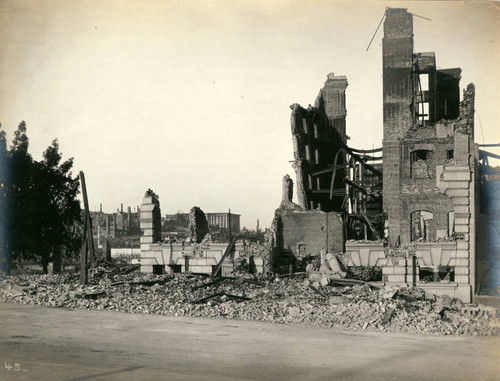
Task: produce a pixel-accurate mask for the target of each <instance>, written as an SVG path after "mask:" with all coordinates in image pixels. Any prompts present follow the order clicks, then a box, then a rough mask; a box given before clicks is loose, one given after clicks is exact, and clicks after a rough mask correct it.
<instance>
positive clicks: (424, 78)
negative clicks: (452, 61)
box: [418, 74, 429, 91]
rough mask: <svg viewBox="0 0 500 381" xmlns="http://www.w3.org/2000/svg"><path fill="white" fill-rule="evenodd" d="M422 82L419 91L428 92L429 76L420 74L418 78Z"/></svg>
mask: <svg viewBox="0 0 500 381" xmlns="http://www.w3.org/2000/svg"><path fill="white" fill-rule="evenodd" d="M418 79H419V81H420V87H419V89H418V90H419V91H428V90H429V74H420V75H419V76H418Z"/></svg>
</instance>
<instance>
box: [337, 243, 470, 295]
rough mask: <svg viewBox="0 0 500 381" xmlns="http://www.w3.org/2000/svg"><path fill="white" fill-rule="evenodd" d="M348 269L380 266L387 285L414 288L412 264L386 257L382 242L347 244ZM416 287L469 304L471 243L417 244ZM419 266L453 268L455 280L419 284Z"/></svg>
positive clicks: (407, 260)
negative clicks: (349, 267) (412, 286)
mask: <svg viewBox="0 0 500 381" xmlns="http://www.w3.org/2000/svg"><path fill="white" fill-rule="evenodd" d="M346 254H347V257H348V258H349V261H348V266H380V267H382V275H383V281H384V282H385V283H386V284H388V285H395V284H399V285H404V286H411V285H412V284H413V261H412V258H411V257H409V258H406V257H404V256H401V257H394V256H389V255H387V254H386V251H385V250H384V245H383V243H382V242H347V243H346ZM415 256H416V265H417V267H416V269H415V275H416V279H415V281H416V285H417V287H420V288H423V289H425V290H426V291H429V292H431V293H434V294H438V295H441V294H445V295H449V296H452V297H455V298H458V299H460V300H462V301H463V302H465V303H470V302H471V300H472V287H471V278H470V277H469V274H470V261H469V256H470V251H469V243H468V242H467V241H465V240H457V241H452V242H417V244H416V252H415ZM420 267H431V268H438V267H450V268H453V269H454V277H455V279H454V281H453V282H449V283H444V282H443V283H439V282H429V283H423V282H421V281H420Z"/></svg>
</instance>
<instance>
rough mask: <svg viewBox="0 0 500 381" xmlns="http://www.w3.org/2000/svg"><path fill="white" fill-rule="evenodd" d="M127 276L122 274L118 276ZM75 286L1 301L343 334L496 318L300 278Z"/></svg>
mask: <svg viewBox="0 0 500 381" xmlns="http://www.w3.org/2000/svg"><path fill="white" fill-rule="evenodd" d="M125 272H126V271H125ZM89 279H90V283H89V285H87V286H81V285H80V284H79V282H78V280H79V277H78V275H75V274H71V275H68V274H65V275H23V276H18V277H6V278H3V279H2V280H0V301H2V302H8V303H20V304H36V305H43V306H48V307H66V308H81V309H93V310H114V311H122V312H129V313H142V314H159V315H167V316H194V317H196V316H201V317H211V318H227V319H240V320H259V321H269V322H273V323H286V324H307V325H315V326H321V327H337V328H343V329H348V330H365V331H385V332H402V333H419V334H442V335H481V336H483V335H499V334H500V319H499V315H498V311H496V310H494V309H492V308H481V307H480V308H477V307H474V306H467V305H465V306H464V305H463V304H462V303H461V302H460V301H459V300H457V299H452V298H450V297H448V296H444V297H436V296H434V295H429V294H426V293H425V292H424V291H423V290H421V289H418V288H381V289H373V288H371V287H370V286H369V285H368V284H353V285H337V284H333V283H330V284H324V285H322V284H320V283H319V282H314V283H312V284H311V283H310V281H309V280H304V277H303V276H302V277H301V276H290V277H281V278H280V277H274V276H272V277H263V276H250V275H247V276H246V277H239V278H235V279H224V278H223V279H216V281H211V279H210V278H208V277H205V276H201V275H192V274H175V276H174V275H152V274H148V275H145V274H140V273H137V272H133V273H128V274H122V273H120V272H116V271H109V270H106V269H104V270H97V271H94V272H93V273H92V274H91V275H90V278H89Z"/></svg>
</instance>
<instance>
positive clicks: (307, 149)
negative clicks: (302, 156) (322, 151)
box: [305, 145, 311, 160]
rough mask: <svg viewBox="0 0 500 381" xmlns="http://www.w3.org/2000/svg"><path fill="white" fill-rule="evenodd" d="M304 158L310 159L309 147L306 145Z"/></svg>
mask: <svg viewBox="0 0 500 381" xmlns="http://www.w3.org/2000/svg"><path fill="white" fill-rule="evenodd" d="M305 148H306V160H311V147H309V146H308V145H306V147H305Z"/></svg>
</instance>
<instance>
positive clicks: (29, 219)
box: [0, 122, 81, 273]
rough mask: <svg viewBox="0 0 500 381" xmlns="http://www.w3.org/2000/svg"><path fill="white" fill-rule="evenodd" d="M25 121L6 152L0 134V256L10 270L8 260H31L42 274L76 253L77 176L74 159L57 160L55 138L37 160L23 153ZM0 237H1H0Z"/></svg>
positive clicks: (78, 240) (78, 228)
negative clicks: (0, 190)
mask: <svg viewBox="0 0 500 381" xmlns="http://www.w3.org/2000/svg"><path fill="white" fill-rule="evenodd" d="M28 147H29V140H28V136H27V135H26V124H25V123H24V122H22V123H21V124H20V125H19V127H18V129H17V131H16V132H15V134H14V140H13V142H12V146H11V148H10V150H7V148H6V139H5V133H4V132H3V131H2V134H1V135H0V155H3V156H0V159H1V160H2V162H3V163H4V164H3V165H1V166H0V186H2V188H1V189H2V192H3V193H2V196H3V200H2V202H3V204H2V205H1V206H2V209H1V210H2V212H1V213H0V214H1V216H0V218H1V220H0V225H1V226H3V227H4V228H0V229H1V230H0V234H2V233H4V235H5V237H4V239H2V242H3V244H2V246H1V247H0V250H1V252H0V255H2V256H3V257H4V258H3V259H4V261H3V262H4V268H5V271H6V272H7V273H9V272H10V262H11V260H12V259H19V260H23V259H30V260H33V259H36V260H38V261H40V264H41V265H42V267H43V269H44V272H47V267H48V264H49V263H50V262H55V263H56V262H59V260H60V258H61V257H71V256H73V255H74V254H76V253H77V252H78V250H79V247H80V244H81V238H80V236H81V214H80V202H79V201H78V200H77V198H76V197H77V194H78V188H79V179H78V177H75V178H73V177H72V174H71V168H72V167H73V159H72V158H71V159H69V160H66V161H64V162H61V161H62V155H61V153H60V152H59V144H58V142H57V140H54V141H53V142H52V144H51V145H50V146H49V147H48V148H47V149H46V150H45V152H44V153H43V159H42V160H41V161H36V160H33V158H32V157H31V155H30V154H29V153H28ZM0 238H1V236H0Z"/></svg>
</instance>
